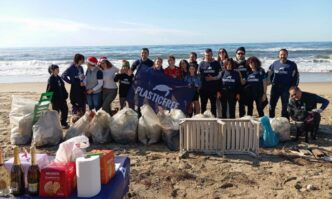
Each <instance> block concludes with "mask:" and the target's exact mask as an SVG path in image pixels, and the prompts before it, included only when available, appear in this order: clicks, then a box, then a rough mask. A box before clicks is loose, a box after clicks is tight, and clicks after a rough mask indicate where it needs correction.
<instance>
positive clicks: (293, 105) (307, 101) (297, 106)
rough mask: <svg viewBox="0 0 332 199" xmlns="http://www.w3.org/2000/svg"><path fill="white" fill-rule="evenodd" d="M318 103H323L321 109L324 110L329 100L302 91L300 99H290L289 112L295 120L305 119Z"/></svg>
mask: <svg viewBox="0 0 332 199" xmlns="http://www.w3.org/2000/svg"><path fill="white" fill-rule="evenodd" d="M317 103H320V104H322V105H321V107H320V109H322V110H324V109H325V108H326V107H327V106H328V104H329V101H328V100H327V99H325V98H323V97H320V96H318V95H316V94H313V93H307V92H302V97H301V99H300V100H294V99H290V100H289V103H288V107H287V110H288V113H289V115H290V116H291V118H292V119H293V120H295V121H303V120H304V119H305V118H306V117H307V114H308V112H309V111H312V110H313V109H316V108H317Z"/></svg>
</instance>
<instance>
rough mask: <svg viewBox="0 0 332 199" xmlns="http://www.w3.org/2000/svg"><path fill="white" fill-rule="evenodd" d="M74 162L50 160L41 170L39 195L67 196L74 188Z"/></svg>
mask: <svg viewBox="0 0 332 199" xmlns="http://www.w3.org/2000/svg"><path fill="white" fill-rule="evenodd" d="M75 169H76V168H75V163H74V162H69V163H56V162H52V163H50V164H49V165H48V166H47V167H45V168H44V169H42V170H41V175H40V187H39V196H42V197H68V196H70V195H71V194H72V192H73V191H74V190H75V189H76V170H75Z"/></svg>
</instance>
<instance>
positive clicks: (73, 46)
mask: <svg viewBox="0 0 332 199" xmlns="http://www.w3.org/2000/svg"><path fill="white" fill-rule="evenodd" d="M329 42H332V41H290V42H288V41H274V42H224V43H191V44H188V43H183V44H179V43H178V44H123V45H122V44H120V45H119V44H118V45H80V46H78V45H68V46H10V47H0V49H15V48H76V47H125V46H128V47H129V46H143V47H146V46H182V45H193V46H195V45H223V44H277V43H329Z"/></svg>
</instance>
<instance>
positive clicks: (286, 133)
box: [271, 117, 290, 142]
mask: <svg viewBox="0 0 332 199" xmlns="http://www.w3.org/2000/svg"><path fill="white" fill-rule="evenodd" d="M271 127H272V130H273V131H274V132H276V133H278V134H279V139H280V141H281V142H284V141H288V140H290V123H289V121H288V119H287V118H285V117H276V118H273V119H271Z"/></svg>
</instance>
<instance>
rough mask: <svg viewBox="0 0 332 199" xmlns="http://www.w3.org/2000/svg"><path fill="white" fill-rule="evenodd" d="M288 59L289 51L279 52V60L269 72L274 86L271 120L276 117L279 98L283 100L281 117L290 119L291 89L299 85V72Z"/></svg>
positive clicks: (271, 100)
mask: <svg viewBox="0 0 332 199" xmlns="http://www.w3.org/2000/svg"><path fill="white" fill-rule="evenodd" d="M287 58H288V51H287V50H286V49H281V50H280V51H279V60H277V61H275V62H273V63H272V65H271V66H270V67H269V70H268V77H269V80H270V82H271V84H272V86H271V95H270V109H269V116H270V118H274V117H275V108H276V105H277V102H278V100H279V98H281V104H282V110H281V116H282V117H286V118H289V117H288V112H287V105H288V99H289V92H288V90H289V88H290V87H291V86H297V85H298V84H299V72H298V69H297V65H296V63H295V62H293V61H290V60H288V59H287Z"/></svg>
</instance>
